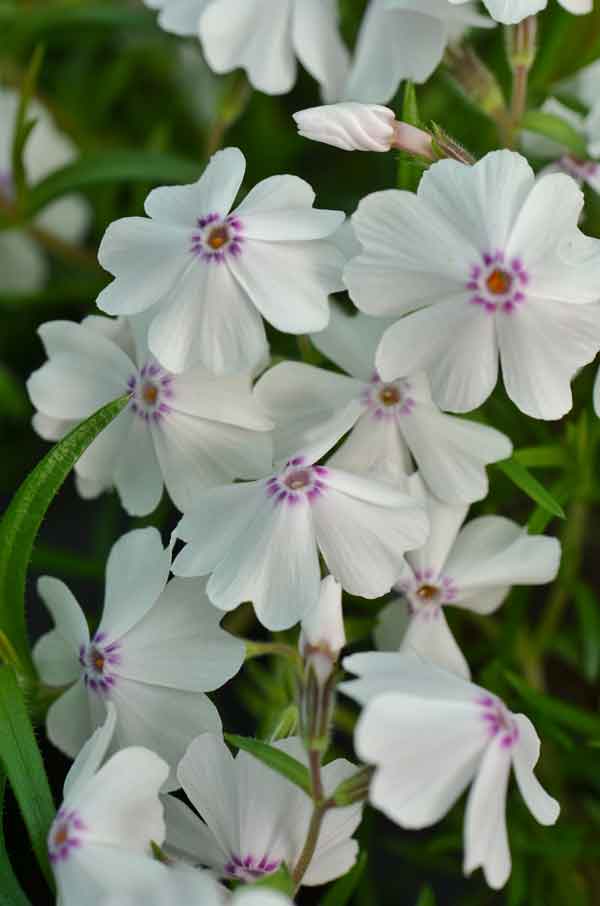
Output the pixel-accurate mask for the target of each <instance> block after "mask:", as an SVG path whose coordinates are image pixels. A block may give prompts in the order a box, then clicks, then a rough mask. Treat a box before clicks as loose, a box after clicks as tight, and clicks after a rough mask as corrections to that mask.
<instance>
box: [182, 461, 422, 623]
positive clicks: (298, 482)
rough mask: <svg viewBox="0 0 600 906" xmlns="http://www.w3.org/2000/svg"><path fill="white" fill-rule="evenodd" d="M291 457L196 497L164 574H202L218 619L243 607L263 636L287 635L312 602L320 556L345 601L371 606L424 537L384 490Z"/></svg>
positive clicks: (413, 517)
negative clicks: (267, 473)
mask: <svg viewBox="0 0 600 906" xmlns="http://www.w3.org/2000/svg"><path fill="white" fill-rule="evenodd" d="M319 455H320V453H319V454H318V455H315V451H314V450H313V451H312V455H308V454H307V453H298V454H296V455H295V456H293V457H292V458H291V459H289V460H288V462H287V463H286V464H285V465H284V466H282V467H281V468H280V469H279V470H278V471H277V472H276V473H275V474H274V475H272V476H271V477H269V478H264V479H263V480H262V481H255V482H248V483H244V484H233V485H229V486H225V487H222V488H215V489H213V490H212V491H207V492H204V493H202V494H199V495H198V496H197V497H196V499H195V501H194V509H193V510H190V511H189V512H187V513H185V515H184V516H183V518H182V520H181V521H180V523H179V525H178V526H177V528H176V530H175V534H176V536H177V537H179V538H181V539H182V540H184V541H186V542H187V544H186V546H185V548H184V549H183V550H182V551H181V553H179V555H178V556H177V557H176V559H175V562H174V564H173V572H174V573H175V574H176V575H179V576H201V575H206V574H207V573H212V575H211V577H210V579H209V581H208V583H207V586H206V591H207V594H208V596H209V598H210V600H211V601H212V603H213V604H214V605H215V607H218V608H220V609H221V610H233V609H234V608H236V607H237V606H238V604H241V603H242V602H243V601H252V602H253V604H254V608H255V611H256V615H257V617H258V619H259V620H260V622H261V623H262V624H263V626H265V627H266V628H267V629H270V630H272V631H274V630H280V629H288V628H289V627H290V626H293V625H294V624H295V623H297V622H298V621H299V620H301V619H302V618H303V617H304V616H305V615H306V614H307V613H308V612H309V611H310V610H311V609H312V608H313V607H315V606H316V604H317V602H318V600H319V587H320V580H321V576H320V569H319V556H318V552H319V551H320V552H321V554H322V555H323V558H324V560H325V563H326V564H327V567H328V569H329V571H330V572H331V574H332V575H333V576H334V577H335V578H336V579H337V580H338V581H339V582H340V583H341V584H342V586H343V588H345V589H346V590H347V591H349V592H350V593H351V594H354V595H359V596H361V597H364V598H378V597H380V596H381V595H383V594H385V593H386V592H388V591H389V590H390V588H391V587H392V585H393V584H394V582H395V581H396V580H397V579H398V578H399V577H400V575H401V574H402V572H403V570H404V568H405V564H404V560H403V553H404V551H406V550H411V549H412V548H415V547H418V546H419V545H421V544H422V543H423V542H424V540H425V538H426V536H427V530H428V525H427V517H426V515H425V510H424V508H423V506H422V504H420V503H419V502H418V501H415V500H414V498H412V497H410V496H408V495H407V494H405V493H402V492H401V491H400V490H398V489H397V488H395V487H394V486H393V485H391V484H389V483H387V482H384V481H376V480H374V479H370V478H363V477H362V476H359V475H353V474H350V473H349V472H343V471H340V470H338V469H332V468H330V467H329V466H321V465H316V464H315V463H316V461H317V459H318V456H319Z"/></svg>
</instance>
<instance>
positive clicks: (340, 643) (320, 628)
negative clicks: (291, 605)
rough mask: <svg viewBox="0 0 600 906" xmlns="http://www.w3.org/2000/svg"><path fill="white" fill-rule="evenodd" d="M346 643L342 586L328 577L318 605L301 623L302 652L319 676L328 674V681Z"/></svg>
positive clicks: (322, 583) (323, 583) (324, 582)
mask: <svg viewBox="0 0 600 906" xmlns="http://www.w3.org/2000/svg"><path fill="white" fill-rule="evenodd" d="M345 644H346V632H345V630H344V615H343V612H342V586H341V585H340V583H339V582H337V581H336V580H335V579H334V578H333V576H327V577H326V578H325V579H323V581H322V582H321V593H320V595H319V602H318V604H317V605H316V607H313V608H312V610H310V611H309V612H308V614H306V616H305V617H304V619H303V620H302V632H301V634H300V653H301V654H302V656H303V657H304V659H305V660H307V661H308V660H310V661H311V662H313V664H314V667H315V671H316V673H317V675H318V676H321V675H322V674H323V673H325V676H324V679H327V677H328V676H329V674H330V673H331V671H332V669H333V665H334V664H335V663H336V662H337V660H338V658H339V655H340V651H341V650H342V648H343V647H344V645H345ZM327 665H328V666H327Z"/></svg>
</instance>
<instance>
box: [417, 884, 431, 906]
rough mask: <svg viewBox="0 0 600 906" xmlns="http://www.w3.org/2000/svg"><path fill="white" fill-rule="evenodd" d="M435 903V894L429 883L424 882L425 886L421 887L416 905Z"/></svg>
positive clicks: (422, 905)
mask: <svg viewBox="0 0 600 906" xmlns="http://www.w3.org/2000/svg"><path fill="white" fill-rule="evenodd" d="M435 903H436V899H435V894H434V892H433V890H432V888H431V887H430V886H429V884H426V885H425V887H422V888H421V893H420V894H419V899H418V900H417V902H416V906H435Z"/></svg>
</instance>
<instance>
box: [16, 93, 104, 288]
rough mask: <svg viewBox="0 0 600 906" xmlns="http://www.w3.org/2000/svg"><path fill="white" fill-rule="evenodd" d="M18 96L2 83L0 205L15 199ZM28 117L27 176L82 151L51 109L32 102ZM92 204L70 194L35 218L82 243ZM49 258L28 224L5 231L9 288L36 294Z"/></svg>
mask: <svg viewBox="0 0 600 906" xmlns="http://www.w3.org/2000/svg"><path fill="white" fill-rule="evenodd" d="M18 106H19V96H18V95H17V94H15V92H14V91H9V90H7V89H3V88H0V208H2V207H4V206H5V205H11V204H12V203H13V202H14V200H15V184H14V179H13V174H12V145H13V140H14V134H15V121H16V116H17V110H18ZM28 113H29V116H30V117H31V118H34V119H35V121H36V122H35V126H34V127H33V130H32V132H31V134H30V135H29V138H28V140H27V143H26V145H25V150H24V152H23V163H24V167H25V172H26V175H27V179H28V180H29V182H30V183H34V184H35V183H36V182H39V181H40V180H42V179H43V178H44V177H46V176H48V175H49V174H50V173H52V172H53V171H54V170H58V169H59V167H62V166H64V165H65V164H68V163H70V162H71V161H72V160H73V158H75V157H76V156H77V149H76V147H75V145H74V144H73V143H72V142H71V140H70V139H69V138H67V136H65V135H63V134H62V133H61V132H59V131H58V130H57V129H56V126H55V125H54V123H53V121H52V119H51V117H50V114H49V113H48V111H47V110H46V109H45V108H44V107H42V106H41V104H39V103H37V102H36V101H33V102H32V103H31V104H30V106H29V111H28ZM89 217H90V212H89V205H88V204H87V202H85V201H84V200H83V199H81V198H79V197H78V196H74V195H68V196H66V197H65V198H61V199H60V200H58V201H54V202H52V204H50V205H48V207H47V208H45V209H44V210H43V211H42V212H41V213H40V214H39V215H38V216H37V217H36V219H35V226H37V227H39V228H41V229H43V230H48V231H49V232H51V233H52V234H53V235H54V236H56V237H58V238H60V239H63V240H66V241H67V242H78V241H79V240H80V239H81V238H82V237H83V234H84V233H85V231H86V229H87V226H88V223H89ZM46 276H47V266H46V258H45V255H44V253H43V251H42V250H41V248H40V247H39V245H38V243H37V242H36V240H35V239H34V238H33V237H31V236H28V235H27V233H26V232H25V231H24V230H23V229H6V230H2V231H1V232H0V290H1V291H2V292H5V293H33V292H35V291H36V290H39V289H41V288H42V286H43V285H44V283H45V281H46Z"/></svg>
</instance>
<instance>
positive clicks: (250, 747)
mask: <svg viewBox="0 0 600 906" xmlns="http://www.w3.org/2000/svg"><path fill="white" fill-rule="evenodd" d="M225 739H226V740H227V742H230V743H231V745H232V746H236V747H237V748H238V749H243V751H244V752H248V753H249V754H250V755H253V756H254V757H255V758H258V760H259V761H262V763H263V764H266V765H267V766H268V767H270V768H271V769H272V770H273V771H277V773H278V774H281V775H282V776H283V777H287V779H288V780H289V781H290V782H291V783H293V784H295V785H296V786H299V787H300V789H301V790H304V792H305V793H306V794H307V795H308V796H312V792H311V783H310V774H309V772H308V768H307V767H305V765H303V764H301V763H300V762H299V761H296V759H295V758H292V757H291V755H288V754H287V753H286V752H282V751H281V750H280V749H276V748H274V746H271V745H269V743H268V742H261V740H260V739H249V738H248V737H247V736H235V735H234V734H232V733H226V734H225Z"/></svg>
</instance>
